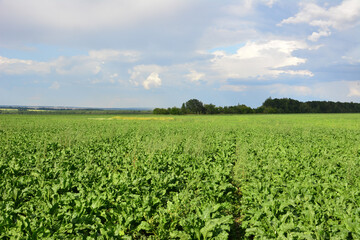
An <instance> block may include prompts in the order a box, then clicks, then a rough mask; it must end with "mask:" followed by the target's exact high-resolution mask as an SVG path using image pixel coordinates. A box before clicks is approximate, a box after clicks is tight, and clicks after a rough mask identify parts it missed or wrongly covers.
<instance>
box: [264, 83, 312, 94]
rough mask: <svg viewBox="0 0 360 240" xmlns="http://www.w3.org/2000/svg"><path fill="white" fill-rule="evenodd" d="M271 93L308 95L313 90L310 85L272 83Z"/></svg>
mask: <svg viewBox="0 0 360 240" xmlns="http://www.w3.org/2000/svg"><path fill="white" fill-rule="evenodd" d="M268 88H269V89H270V93H272V94H279V95H282V96H291V95H292V96H308V95H310V94H311V93H312V90H311V88H310V87H308V86H301V85H300V86H297V85H288V84H272V85H270V86H268Z"/></svg>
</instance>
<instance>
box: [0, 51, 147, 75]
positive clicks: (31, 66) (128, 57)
mask: <svg viewBox="0 0 360 240" xmlns="http://www.w3.org/2000/svg"><path fill="white" fill-rule="evenodd" d="M139 56H140V54H139V53H138V52H135V51H117V50H111V49H105V50H91V51H89V54H88V55H80V56H72V57H63V56H61V57H58V58H57V59H55V60H51V61H48V62H39V61H33V60H24V59H15V58H6V57H2V56H0V73H5V74H8V75H21V74H49V73H51V72H52V71H55V72H56V73H58V74H62V75H88V74H95V75H96V74H98V73H100V72H101V71H102V70H103V66H104V64H106V63H107V62H125V63H126V62H128V63H132V62H134V61H136V60H137V59H138V58H139Z"/></svg>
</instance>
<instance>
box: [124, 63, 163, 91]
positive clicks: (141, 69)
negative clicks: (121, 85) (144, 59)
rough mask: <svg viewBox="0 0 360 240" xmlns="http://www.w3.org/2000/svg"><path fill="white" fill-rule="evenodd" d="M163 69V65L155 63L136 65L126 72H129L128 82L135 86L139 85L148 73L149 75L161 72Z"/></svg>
mask: <svg viewBox="0 0 360 240" xmlns="http://www.w3.org/2000/svg"><path fill="white" fill-rule="evenodd" d="M164 70H165V68H164V67H161V66H159V65H156V64H150V65H136V66H134V67H133V68H132V69H130V70H129V71H128V73H129V74H130V80H129V82H130V83H131V84H133V85H135V86H139V84H140V83H144V82H145V81H146V79H147V78H148V77H149V75H151V74H152V73H161V72H163V71H164ZM160 83H161V82H160ZM143 86H144V85H143ZM144 87H145V86H144ZM145 88H146V87H145Z"/></svg>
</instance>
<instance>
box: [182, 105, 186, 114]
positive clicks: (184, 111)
mask: <svg viewBox="0 0 360 240" xmlns="http://www.w3.org/2000/svg"><path fill="white" fill-rule="evenodd" d="M181 114H186V107H185V103H183V104H182V105H181Z"/></svg>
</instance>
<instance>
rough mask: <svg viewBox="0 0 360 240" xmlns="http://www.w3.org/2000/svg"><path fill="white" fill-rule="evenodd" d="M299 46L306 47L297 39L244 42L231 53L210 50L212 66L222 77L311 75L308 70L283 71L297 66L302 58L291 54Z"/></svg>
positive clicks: (304, 60) (299, 47) (303, 61)
mask: <svg viewBox="0 0 360 240" xmlns="http://www.w3.org/2000/svg"><path fill="white" fill-rule="evenodd" d="M299 49H310V48H309V47H308V46H307V45H306V44H305V43H303V42H300V41H285V40H271V41H267V42H263V43H258V42H248V43H246V45H245V46H244V47H241V48H239V49H238V50H237V52H236V53H235V54H227V53H225V52H223V51H216V52H214V53H213V54H214V58H213V59H212V60H211V62H212V68H213V69H214V70H215V71H217V72H219V73H220V74H221V75H222V76H223V77H224V78H255V77H256V78H261V79H263V78H268V77H277V76H278V75H280V74H290V75H303V76H312V75H313V74H312V73H311V72H310V71H309V70H284V69H282V68H284V67H291V66H297V65H299V64H302V63H305V62H306V59H304V58H299V57H295V56H293V55H292V53H293V52H294V51H295V50H299Z"/></svg>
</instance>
